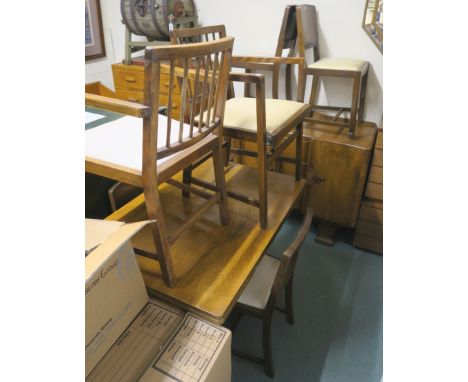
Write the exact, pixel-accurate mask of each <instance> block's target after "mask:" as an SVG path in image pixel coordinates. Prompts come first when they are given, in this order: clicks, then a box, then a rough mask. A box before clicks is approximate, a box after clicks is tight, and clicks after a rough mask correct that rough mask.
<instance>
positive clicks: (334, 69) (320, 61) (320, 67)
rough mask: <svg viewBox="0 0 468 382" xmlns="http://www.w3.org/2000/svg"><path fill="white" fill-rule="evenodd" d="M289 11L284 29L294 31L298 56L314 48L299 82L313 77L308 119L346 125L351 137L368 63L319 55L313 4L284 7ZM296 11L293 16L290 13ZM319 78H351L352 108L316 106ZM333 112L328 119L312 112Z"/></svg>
mask: <svg viewBox="0 0 468 382" xmlns="http://www.w3.org/2000/svg"><path fill="white" fill-rule="evenodd" d="M286 13H288V15H289V17H288V19H287V23H288V24H289V25H287V27H286V28H287V29H289V30H294V29H295V30H296V33H295V34H296V39H297V40H296V45H297V55H298V56H299V57H303V58H305V57H306V51H307V50H308V49H313V60H314V61H313V62H312V63H311V64H308V65H307V64H306V68H305V78H304V81H303V82H302V85H303V86H304V89H305V85H306V81H307V77H308V76H312V78H313V79H312V87H311V92H310V98H309V103H310V105H311V115H310V116H308V117H307V118H306V121H308V122H320V123H326V124H329V125H334V126H340V127H345V128H348V131H349V135H350V137H354V131H355V128H356V121H362V119H363V115H364V104H365V99H366V89H367V77H368V74H369V63H368V62H367V61H364V60H360V59H354V58H336V57H323V58H321V57H320V53H319V38H318V25H317V12H316V8H315V6H314V5H310V4H302V5H292V6H287V7H286V10H285V14H286ZM293 14H295V17H293V16H292V15H293ZM321 77H341V78H351V79H352V80H353V90H352V97H351V107H342V106H330V105H318V104H317V98H318V92H319V80H320V78H321ZM318 110H323V111H336V114H335V115H334V116H333V117H332V118H331V119H326V120H324V119H323V118H320V119H317V118H314V116H313V114H314V112H315V111H318ZM344 112H347V113H349V118H348V117H345V118H342V119H341V120H339V118H340V116H341V115H342V114H343V113H344Z"/></svg>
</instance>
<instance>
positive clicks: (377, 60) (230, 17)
mask: <svg viewBox="0 0 468 382" xmlns="http://www.w3.org/2000/svg"><path fill="white" fill-rule="evenodd" d="M195 2H196V5H197V8H198V16H199V22H200V24H201V25H210V24H225V25H226V30H227V33H228V35H231V36H235V38H236V40H235V43H234V54H236V55H257V56H261V55H264V56H268V55H272V54H273V53H274V51H275V49H276V43H277V38H278V33H279V28H280V25H281V21H282V17H283V11H284V7H285V6H286V5H287V4H291V3H292V2H291V1H289V0H256V1H251V0H235V1H234V0H230V1H229V0H195ZM301 3H311V4H315V6H316V7H317V12H318V22H319V35H320V40H319V44H320V54H321V56H322V57H327V56H335V57H353V58H361V59H364V60H367V61H369V63H370V72H369V80H368V87H367V98H366V108H365V114H364V117H365V119H366V120H369V121H372V122H376V123H380V121H381V118H382V87H383V78H382V71H383V68H382V61H383V59H382V54H381V53H380V52H379V50H378V49H377V48H376V47H375V46H374V44H373V43H372V41H371V40H370V38H369V37H368V36H367V35H366V33H365V32H364V30H363V29H362V27H361V24H362V18H363V14H364V7H365V3H366V1H365V0H316V1H313V2H312V1H302V2H301ZM101 8H102V13H103V24H104V34H105V43H106V51H107V57H106V58H105V59H102V60H96V61H95V62H92V63H89V64H86V82H91V81H101V82H102V83H104V84H105V85H106V86H108V87H110V88H113V83H112V73H111V69H110V65H111V64H112V63H114V62H120V61H121V60H122V59H123V57H124V41H125V32H124V31H125V29H124V26H123V24H121V21H120V20H121V16H120V3H119V2H118V1H117V0H101ZM310 53H311V52H310ZM311 57H312V56H308V58H309V59H311ZM310 82H311V81H310V80H309V81H308V86H307V89H306V91H307V90H308V89H310ZM343 82H347V83H346V84H345V85H343ZM268 89H269V87H268ZM351 90H352V89H351V81H348V80H343V79H336V78H327V79H325V80H324V81H323V82H322V91H321V93H320V102H322V103H325V104H326V103H328V102H330V103H332V104H340V105H343V106H344V105H349V104H350V101H349V100H350V97H351ZM306 94H308V93H306ZM306 99H307V98H306Z"/></svg>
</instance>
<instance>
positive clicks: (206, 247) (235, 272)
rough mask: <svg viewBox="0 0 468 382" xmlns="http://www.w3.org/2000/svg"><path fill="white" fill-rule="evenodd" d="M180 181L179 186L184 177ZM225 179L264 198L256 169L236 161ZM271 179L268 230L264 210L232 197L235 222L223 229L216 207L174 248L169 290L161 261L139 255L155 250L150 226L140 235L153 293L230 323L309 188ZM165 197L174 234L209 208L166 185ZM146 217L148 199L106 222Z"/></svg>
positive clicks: (208, 172) (204, 172) (206, 171)
mask: <svg viewBox="0 0 468 382" xmlns="http://www.w3.org/2000/svg"><path fill="white" fill-rule="evenodd" d="M93 123H94V124H95V122H93ZM87 127H89V128H92V127H94V126H90V125H87ZM212 169H213V166H212V164H211V159H210V160H207V161H205V162H204V163H203V164H202V165H200V166H199V167H197V168H196V169H195V170H194V171H193V177H194V178H198V179H201V180H203V181H205V182H212V183H213V182H214V174H213V171H212ZM175 178H178V180H181V179H182V174H181V173H179V174H177V175H176V177H175ZM225 178H226V185H227V188H228V190H229V191H231V192H237V193H242V194H244V195H247V197H248V198H252V199H255V198H257V197H258V184H257V182H258V177H257V170H256V169H255V168H252V167H247V166H244V165H241V164H234V163H230V164H229V165H228V166H227V167H226V168H225ZM267 178H268V181H267V189H268V226H267V228H265V229H262V228H260V225H259V221H258V209H257V208H256V207H254V206H251V205H249V204H247V203H243V202H240V201H238V200H235V199H232V198H229V199H228V205H229V214H230V223H229V224H228V225H226V226H223V225H221V224H220V219H219V211H218V209H217V208H216V207H212V208H210V209H209V210H208V211H207V212H206V214H205V215H204V216H203V217H202V218H201V219H199V220H198V221H197V222H196V223H195V224H194V225H193V226H192V227H191V228H189V229H188V230H186V231H185V232H184V233H183V234H182V235H181V236H180V237H179V238H178V239H177V240H176V241H175V242H174V244H173V245H172V246H171V253H172V256H173V265H174V270H175V278H176V280H177V282H176V286H175V287H172V288H170V287H167V286H166V285H165V283H164V281H163V278H162V275H161V270H160V266H159V262H158V261H156V260H154V259H151V258H149V257H147V256H144V255H139V254H138V253H155V252H156V251H155V248H154V242H153V237H152V234H151V231H150V229H149V227H147V228H144V229H143V230H142V231H140V232H139V233H138V234H137V235H136V236H135V237H134V238H133V239H132V244H133V246H134V248H135V251H136V253H137V261H138V264H139V266H140V269H141V271H142V274H143V278H144V281H145V285H146V287H147V290H148V293H149V294H150V295H151V296H154V297H156V298H159V299H161V300H164V301H166V302H169V303H171V304H173V305H175V306H178V307H180V308H182V309H184V310H187V311H191V312H194V313H196V314H198V315H199V316H201V317H203V318H205V319H206V320H208V321H211V322H214V323H217V324H222V323H224V321H225V320H226V318H227V317H228V315H229V313H230V312H231V310H232V308H233V307H234V305H235V303H236V301H237V299H238V297H239V296H240V294H241V293H242V291H243V289H244V288H245V286H246V285H247V283H248V281H249V279H250V277H251V276H252V275H253V273H254V270H255V267H256V265H257V264H258V263H259V261H260V259H261V258H262V256H263V255H264V253H265V251H266V249H267V247H268V246H269V244H270V243H271V242H272V241H273V239H274V237H275V235H276V234H277V233H278V231H279V229H280V227H281V225H282V223H283V222H284V221H285V219H286V217H287V216H288V214H289V212H290V211H291V210H292V208H293V206H294V204H295V203H297V202H298V201H299V199H300V197H301V195H302V193H303V191H304V189H305V180H300V181H296V180H295V178H294V177H293V176H290V175H286V174H280V173H276V172H269V173H268V177H267ZM159 193H160V198H161V203H162V207H163V212H164V217H165V221H166V226H167V231H168V234H169V235H170V234H171V233H172V232H175V231H176V230H177V228H178V227H180V225H181V224H182V222H183V221H184V220H185V219H186V218H187V217H188V216H190V215H191V214H192V213H193V211H194V210H196V209H197V208H198V207H199V206H200V205H201V204H202V203H203V202H204V199H201V198H200V197H198V196H196V195H194V194H191V195H190V197H189V198H183V197H182V195H181V191H180V189H178V188H176V187H173V186H171V185H169V184H167V183H164V184H162V185H161V186H160V188H159ZM147 219H148V217H147V214H146V208H145V200H144V196H143V194H141V195H139V196H137V197H136V198H134V199H133V200H131V201H130V202H129V203H127V204H125V205H124V206H123V207H121V208H120V209H118V210H117V211H115V212H113V213H112V214H110V215H109V216H107V217H106V220H118V221H124V222H134V221H141V220H147Z"/></svg>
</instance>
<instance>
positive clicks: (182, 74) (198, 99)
mask: <svg viewBox="0 0 468 382" xmlns="http://www.w3.org/2000/svg"><path fill="white" fill-rule="evenodd" d="M233 42H234V39H233V38H232V37H225V38H222V39H219V40H217V41H212V42H209V43H195V44H189V45H186V46H152V47H147V48H146V50H145V64H144V65H145V69H144V72H145V77H144V78H145V86H144V103H143V104H138V103H135V102H129V101H123V100H118V99H113V98H108V97H103V96H98V95H93V94H86V105H88V106H91V107H94V108H100V109H107V110H110V111H113V112H117V113H122V114H126V116H125V117H122V118H120V119H118V120H115V121H113V122H112V123H108V124H103V125H101V126H99V127H96V128H94V129H90V130H87V132H86V171H87V172H90V173H93V174H97V175H101V176H104V177H107V178H111V179H114V180H116V181H121V182H124V183H126V184H129V185H132V186H137V187H142V188H143V192H144V196H145V205H146V211H147V214H148V218H149V219H151V220H155V224H153V225H152V234H153V240H154V244H155V248H156V253H155V254H154V253H148V254H146V255H147V256H149V257H151V258H153V259H156V260H158V261H159V263H160V267H161V274H162V277H163V279H164V281H165V283H166V285H168V286H170V287H172V286H174V285H175V281H176V280H175V278H174V269H173V261H172V256H171V248H170V246H171V244H173V243H174V242H175V241H176V240H177V238H178V237H179V236H180V235H181V234H182V233H183V232H184V231H185V230H186V229H187V228H189V227H190V226H191V225H192V224H194V223H195V221H197V220H198V219H199V218H200V217H202V216H203V214H204V213H205V212H206V211H207V210H208V209H209V208H210V207H212V206H213V205H215V204H218V208H219V214H220V220H221V223H222V224H224V225H226V224H228V222H229V213H228V206H227V194H226V185H225V178H224V169H223V155H222V152H221V150H222V147H221V137H222V136H223V132H222V130H223V123H222V121H223V115H224V105H225V102H226V89H227V83H228V74H229V70H230V62H231V55H232V47H233ZM208 61H210V62H212V65H211V66H208V65H207V62H208ZM162 65H167V66H168V68H169V73H170V74H169V82H170V86H169V89H170V91H169V95H168V99H169V102H168V105H169V106H168V109H169V111H168V113H167V115H171V110H170V109H171V105H172V98H173V97H181V108H180V109H181V110H180V121H175V120H172V119H171V118H167V117H165V116H163V115H161V114H159V113H158V112H159V105H160V100H159V86H160V77H161V66H162ZM174 81H180V83H181V87H180V89H181V92H180V93H181V94H180V96H177V95H176V94H173V89H174V86H173V84H174ZM200 108H202V109H200ZM203 108H205V109H206V113H203ZM187 113H188V114H189V115H190V118H189V119H188V121H187V122H184V119H183V116H184V115H186V114H187ZM196 115H200V117H199V120H198V122H195V116H196ZM207 153H210V154H211V156H212V159H213V166H214V175H215V185H214V186H213V187H211V189H210V190H211V191H214V193H213V192H211V191H210V190H201V189H200V188H195V187H192V186H190V185H186V184H183V183H182V182H179V181H177V180H176V179H173V178H172V177H173V176H174V175H176V174H177V173H178V172H180V171H181V170H183V169H184V168H185V167H187V166H189V165H190V164H191V163H193V162H195V161H197V160H198V159H199V158H201V157H203V156H204V155H206V154H207ZM164 182H166V183H168V184H169V185H172V186H176V187H179V188H181V189H183V190H185V191H187V192H190V193H193V194H194V195H196V196H199V197H201V198H204V199H206V203H204V204H203V205H202V206H201V207H200V208H199V209H197V210H196V211H194V212H193V214H192V215H190V216H189V217H188V218H187V219H186V220H185V221H184V222H182V223H181V226H180V227H178V228H177V229H176V231H175V232H173V233H172V234H171V235H170V236H168V233H167V230H166V225H165V221H164V215H163V208H162V205H161V201H160V198H159V193H158V186H159V185H161V184H162V183H164ZM181 202H182V200H181Z"/></svg>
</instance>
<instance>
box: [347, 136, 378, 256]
mask: <svg viewBox="0 0 468 382" xmlns="http://www.w3.org/2000/svg"><path fill="white" fill-rule="evenodd" d="M353 245H355V246H356V247H359V248H363V249H367V250H370V251H373V252H377V253H382V252H383V130H381V129H379V132H378V134H377V140H376V143H375V148H374V154H373V157H372V163H371V166H370V170H369V177H368V179H367V185H366V190H365V193H364V198H363V199H362V203H361V209H360V211H359V218H358V223H357V226H356V230H355V232H354V239H353Z"/></svg>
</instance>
